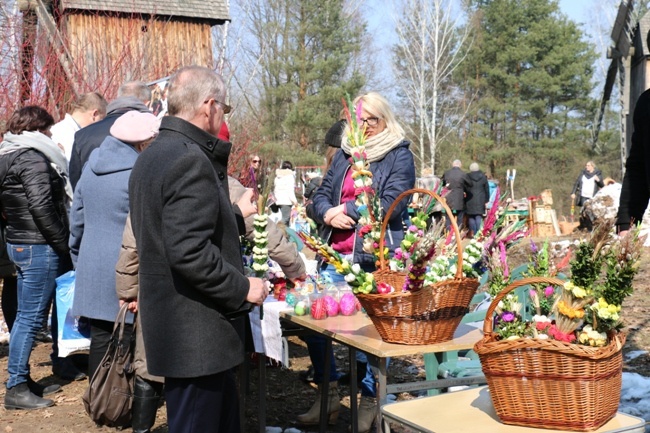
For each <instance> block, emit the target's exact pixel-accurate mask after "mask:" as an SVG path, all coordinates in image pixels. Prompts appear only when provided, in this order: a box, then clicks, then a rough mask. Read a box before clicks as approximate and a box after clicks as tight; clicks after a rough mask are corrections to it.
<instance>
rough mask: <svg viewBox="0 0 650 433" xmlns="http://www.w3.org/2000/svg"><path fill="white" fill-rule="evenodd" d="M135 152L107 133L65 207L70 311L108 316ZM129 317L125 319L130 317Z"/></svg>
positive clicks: (113, 309) (114, 309)
mask: <svg viewBox="0 0 650 433" xmlns="http://www.w3.org/2000/svg"><path fill="white" fill-rule="evenodd" d="M137 158H138V152H137V151H136V150H135V149H134V148H133V147H132V146H129V145H128V144H125V143H122V142H121V141H119V140H117V139H116V138H113V137H111V136H108V137H106V139H105V140H104V142H103V143H102V145H101V146H100V147H99V148H98V149H95V150H94V151H93V152H92V154H91V155H90V159H89V161H88V164H87V166H86V167H85V169H84V170H83V172H82V174H81V178H80V179H79V183H78V184H77V187H76V189H75V194H74V200H73V202H72V209H71V211H70V242H69V245H70V254H71V256H72V263H73V264H74V265H75V269H76V271H77V275H76V281H75V294H74V304H73V306H72V313H73V314H74V315H76V316H84V317H89V318H91V319H98V320H106V321H110V322H112V321H114V320H115V317H116V316H117V313H118V311H119V305H118V299H117V296H116V294H115V264H116V263H117V258H118V255H119V253H120V245H121V242H122V232H123V230H124V223H125V222H126V216H127V214H128V211H129V191H128V183H129V176H130V175H131V169H132V168H133V164H134V163H135V161H136V159H137ZM132 320H133V319H132V317H130V321H132Z"/></svg>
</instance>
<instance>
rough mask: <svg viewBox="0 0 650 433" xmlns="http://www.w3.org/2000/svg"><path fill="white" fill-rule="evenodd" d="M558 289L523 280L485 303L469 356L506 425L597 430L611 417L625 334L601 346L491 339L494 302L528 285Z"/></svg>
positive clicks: (550, 280)
mask: <svg viewBox="0 0 650 433" xmlns="http://www.w3.org/2000/svg"><path fill="white" fill-rule="evenodd" d="M535 283H544V284H548V285H554V286H559V285H562V284H563V283H564V282H563V281H562V280H559V279H557V278H544V277H532V278H524V279H522V280H519V281H517V282H515V283H513V284H510V285H509V286H508V287H506V288H505V289H504V290H503V291H502V292H501V293H499V295H498V296H497V297H495V299H494V300H493V301H492V303H491V304H490V307H489V308H488V310H487V313H486V316H485V321H484V323H483V332H484V337H483V339H482V340H481V341H479V342H478V343H476V345H475V346H474V351H476V353H478V355H479V358H480V359H481V367H482V369H483V373H484V374H485V377H486V379H487V382H488V387H489V389H490V397H491V399H492V403H493V404H494V409H495V410H496V413H497V415H498V417H499V418H500V419H501V421H502V422H503V423H505V424H514V425H521V426H527V427H538V428H548V429H558V430H570V431H592V430H597V429H598V428H599V427H601V426H602V425H603V424H605V423H606V422H607V421H609V420H610V419H611V418H613V417H614V415H616V410H617V408H618V404H619V400H620V395H621V376H622V363H623V360H622V354H621V349H622V347H623V344H624V343H625V334H624V333H617V334H614V335H611V336H610V342H609V344H608V345H607V346H606V347H599V348H597V347H589V346H583V345H579V344H570V343H564V342H560V341H556V340H542V339H537V338H520V339H516V340H500V341H497V340H496V335H495V334H494V333H493V332H492V331H493V329H492V326H493V313H494V310H495V308H496V306H497V305H498V303H499V301H501V299H503V297H504V296H505V295H506V294H508V293H509V292H511V291H512V290H514V289H516V288H517V287H521V286H524V285H527V284H535Z"/></svg>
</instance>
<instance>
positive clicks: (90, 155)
mask: <svg viewBox="0 0 650 433" xmlns="http://www.w3.org/2000/svg"><path fill="white" fill-rule="evenodd" d="M165 97H166V98H165V110H166V115H165V116H162V117H160V116H156V113H155V112H152V107H151V106H150V105H151V104H150V101H151V100H152V95H151V89H149V88H148V87H147V85H146V84H145V83H142V82H128V83H125V84H124V85H122V86H121V87H120V89H119V92H118V95H117V97H116V98H115V99H114V100H112V101H111V102H110V103H107V101H106V100H105V99H104V98H103V97H102V96H101V95H99V94H97V93H88V94H85V95H81V96H80V97H79V98H78V100H77V101H76V102H75V104H74V105H73V107H72V109H71V112H70V113H69V114H67V115H66V116H65V118H64V119H63V120H61V122H59V123H57V124H55V122H54V119H53V117H52V115H51V114H50V113H48V112H47V111H46V110H45V109H44V108H42V107H39V106H26V107H23V108H20V109H18V110H17V111H16V112H15V113H14V114H13V115H12V117H11V119H10V120H9V122H8V124H7V131H6V132H5V133H4V137H3V141H2V144H1V145H0V204H1V205H2V216H3V218H2V234H3V241H4V242H6V248H2V253H5V252H6V257H5V260H4V262H0V270H1V271H2V276H3V277H4V284H3V293H2V309H3V313H4V317H5V320H7V323H8V325H9V327H10V331H11V339H10V345H9V360H8V379H7V382H6V387H7V393H6V395H5V401H4V406H5V408H7V409H40V408H45V407H49V406H51V405H53V404H54V401H53V400H52V399H50V398H47V396H49V395H51V394H53V393H55V392H57V391H59V390H60V386H59V385H50V386H43V385H40V384H39V383H37V382H35V381H34V380H32V378H31V377H30V365H29V359H30V354H31V351H32V347H33V343H34V339H35V336H36V334H37V332H39V330H40V329H41V328H42V327H43V324H44V322H45V321H46V319H47V316H48V313H49V312H50V308H54V313H53V314H52V323H51V328H52V335H53V344H52V355H51V357H52V366H53V367H52V369H53V374H55V375H57V376H59V377H61V378H63V379H67V380H81V379H84V378H86V377H92V375H93V373H94V372H95V371H96V369H97V368H98V365H99V363H100V362H101V359H102V358H103V356H104V354H105V353H106V351H107V348H108V345H109V341H110V338H111V334H112V331H113V326H114V321H115V318H116V316H117V313H118V310H119V308H120V306H121V305H123V304H128V309H129V311H130V312H131V313H132V314H130V315H129V318H128V323H129V325H128V326H127V330H126V332H127V336H128V335H130V334H131V333H133V334H135V335H134V337H133V340H134V341H135V348H136V350H135V352H136V354H135V362H134V366H135V369H136V381H135V388H134V395H133V407H132V425H131V427H132V429H133V431H134V432H136V433H144V432H149V431H150V429H151V428H152V426H153V424H154V421H155V416H156V410H157V408H158V404H159V401H160V399H161V396H162V393H163V387H164V395H165V401H166V407H167V422H168V426H169V431H170V432H172V433H178V432H188V433H189V432H207V431H211V432H212V431H215V432H216V431H220V432H221V431H222V432H234V431H240V427H241V426H240V421H241V420H240V417H239V413H240V411H239V401H238V399H237V398H236V396H237V386H236V380H235V375H234V371H233V369H234V368H236V367H237V366H239V365H240V364H241V363H242V362H243V361H244V359H245V357H244V356H245V352H246V350H250V349H247V347H246V346H247V342H249V340H248V339H247V338H246V336H247V335H248V334H249V329H248V328H249V326H250V324H249V323H248V320H247V318H248V312H249V311H250V310H251V308H252V307H253V306H255V305H261V304H262V303H263V302H264V300H265V298H266V296H267V295H268V289H267V286H266V285H265V284H264V281H263V280H262V279H261V278H257V277H252V276H247V274H246V273H245V270H244V265H243V261H242V256H241V247H240V236H245V237H247V238H248V239H253V238H254V215H255V214H256V213H257V211H258V210H257V207H256V205H255V204H254V203H253V197H254V193H255V191H254V190H259V188H260V173H259V166H260V162H261V158H260V157H259V156H258V155H251V157H250V168H249V170H248V171H247V174H246V176H245V177H244V178H243V179H241V182H240V181H239V180H237V179H234V178H232V177H229V176H228V158H229V154H230V152H231V149H232V144H231V143H230V141H229V135H228V134H229V133H228V131H227V126H225V123H224V116H225V115H226V114H228V113H229V112H230V110H231V107H230V106H229V105H227V104H226V103H225V101H226V88H225V85H224V82H223V80H222V78H221V77H220V76H219V75H218V74H216V73H215V72H214V71H212V70H210V69H208V68H204V67H198V66H190V67H184V68H181V69H179V70H178V71H177V72H176V73H175V74H174V75H173V76H172V77H171V78H170V79H169V82H168V83H167V85H166V86H165ZM353 105H354V106H355V107H357V106H360V107H361V110H362V111H361V113H360V114H359V120H360V122H361V123H362V126H363V127H364V128H365V138H366V143H365V145H366V156H367V160H368V162H369V165H370V171H371V172H372V173H373V189H374V190H375V193H376V194H377V196H378V197H379V198H380V200H381V205H382V208H383V209H388V208H389V207H391V205H393V202H394V201H395V199H396V198H397V196H398V195H400V194H401V193H402V192H403V191H405V190H408V189H411V188H413V187H414V186H416V170H415V163H414V158H413V153H412V151H411V149H410V143H409V141H408V140H406V138H405V132H404V129H403V128H402V126H401V125H400V124H399V122H398V121H397V119H396V117H395V115H394V113H393V110H392V109H391V107H390V104H389V103H388V101H387V100H386V99H385V98H384V97H383V96H382V95H380V94H378V93H374V92H370V93H366V94H363V95H360V96H358V97H357V98H356V99H355V100H354V102H353ZM635 120H636V117H635ZM348 128H349V125H347V124H346V122H345V121H344V120H339V121H337V122H336V123H335V124H334V125H333V126H332V128H331V129H330V130H329V131H328V133H327V135H326V138H325V141H326V144H327V145H328V149H327V167H326V170H325V172H324V174H323V175H322V176H318V177H316V176H314V177H312V179H310V180H313V182H310V185H309V188H308V193H307V194H306V199H307V201H306V212H307V215H308V216H309V217H310V218H311V219H312V220H313V221H314V222H315V223H316V224H317V226H318V231H319V234H320V236H321V237H322V238H323V239H325V240H326V241H327V242H328V243H329V244H330V245H331V246H332V248H333V249H334V250H335V251H337V252H338V253H339V254H341V255H342V256H343V257H345V258H347V259H348V260H350V261H351V262H353V263H356V264H358V265H359V266H360V267H361V268H362V269H364V270H365V271H367V272H371V271H374V270H375V266H376V265H375V258H374V257H373V256H372V255H370V254H368V253H366V252H364V249H363V246H362V237H361V236H359V231H360V229H361V227H360V225H359V219H360V216H359V210H358V209H357V206H356V205H355V199H356V188H355V184H354V179H353V176H352V170H350V161H349V156H350V154H351V152H352V147H351V143H350V142H349V141H348V136H347V134H346V132H347V130H348ZM640 133H641V132H639V134H640ZM635 134H636V133H635ZM635 137H636V138H635V141H634V143H635V145H636V147H634V145H633V150H634V151H635V152H639V150H638V147H639V145H638V139H639V135H635ZM628 165H630V163H628ZM630 168H634V167H632V166H631V165H630ZM295 176H296V175H295V172H294V170H293V165H292V163H291V162H290V161H283V162H282V164H281V166H280V167H279V168H278V169H277V170H276V172H275V180H274V189H273V192H274V196H275V203H274V204H275V205H276V206H277V207H278V209H279V212H280V213H281V223H283V224H280V223H278V224H275V223H274V222H273V221H270V222H269V226H268V229H267V231H268V234H269V235H268V236H269V246H268V249H269V254H270V256H271V258H272V259H274V260H275V261H277V262H278V263H279V265H280V266H281V267H282V268H283V270H284V272H285V275H286V276H287V278H290V279H292V280H294V281H302V280H304V279H305V277H306V275H305V265H304V262H303V261H302V260H301V259H300V257H299V255H298V252H297V251H296V248H295V246H294V245H293V244H292V243H290V242H289V241H288V240H287V237H286V234H285V232H284V230H283V227H282V225H284V226H288V225H289V223H290V218H291V209H292V207H294V206H295V205H296V204H297V203H298V200H297V198H296V195H295V183H296V177H295ZM632 176H633V175H632V174H630V175H629V176H626V182H629V178H631V177H632ZM440 182H441V183H442V185H443V186H444V187H445V188H447V189H448V190H449V192H448V194H447V195H446V200H447V204H448V205H449V207H450V208H451V209H452V211H453V215H447V216H446V218H448V219H449V218H457V220H458V223H459V224H460V225H466V226H467V227H468V229H469V231H470V232H472V233H476V232H477V231H478V230H479V229H480V227H481V224H482V218H483V216H484V215H485V213H486V206H487V205H488V203H489V201H490V189H489V186H488V179H487V176H486V175H485V174H484V173H483V172H482V171H481V170H480V168H479V165H478V164H477V163H476V162H473V163H471V164H470V166H469V172H465V171H463V169H462V163H461V161H460V160H455V161H453V163H452V167H451V168H450V169H449V170H447V171H445V173H444V175H443V176H442V179H438V178H436V177H435V176H434V175H433V174H432V172H431V171H429V172H427V173H423V176H422V177H421V178H420V179H419V180H418V184H417V185H418V186H420V187H422V188H425V189H431V190H434V189H437V188H438V186H439V184H440ZM602 182H603V181H602V174H601V173H600V172H599V171H598V170H597V169H596V167H595V164H594V163H593V162H591V161H590V162H588V163H587V164H586V168H585V170H584V171H583V172H582V173H581V175H580V176H579V178H578V180H577V181H576V185H575V187H574V189H573V193H572V197H573V198H576V200H577V201H579V204H582V203H583V202H584V199H586V198H589V197H591V196H593V194H594V193H595V191H596V190H597V188H598V187H599V186H602ZM624 185H625V184H624ZM421 205H422V200H421V198H417V197H415V198H414V200H413V201H412V202H411V203H407V202H406V201H404V202H401V203H399V204H398V205H397V207H396V208H395V209H394V211H393V212H392V214H391V220H390V221H389V222H388V227H387V231H388V232H389V233H390V236H387V237H386V238H387V247H388V249H389V251H390V252H393V251H394V250H395V248H397V247H398V246H399V245H400V241H401V240H402V238H403V235H404V231H403V224H404V220H405V218H406V216H407V213H408V212H407V211H408V207H409V206H411V207H416V208H417V207H419V206H421ZM624 209H625V210H622V211H621V212H628V214H629V217H625V215H623V214H622V213H621V215H622V216H621V220H620V221H621V223H620V226H621V228H623V229H625V228H626V227H627V226H626V225H625V224H626V223H629V219H631V218H638V212H637V211H636V210H635V209H631V208H630V206H627V207H625V208H624ZM434 211H435V209H434ZM623 220H625V221H623ZM449 221H450V220H448V224H449ZM465 221H466V222H465ZM70 269H74V270H75V271H76V287H75V294H74V302H73V314H74V315H75V316H79V317H80V318H81V320H83V321H85V322H86V323H87V324H88V326H89V328H90V349H89V355H88V358H87V361H86V364H83V362H79V361H77V362H75V360H74V359H71V358H59V356H58V348H57V337H56V336H57V327H58V326H61V324H59V323H58V321H57V319H56V317H57V315H56V303H54V305H53V307H51V306H52V299H53V297H54V293H55V285H56V282H55V278H56V277H57V276H59V275H62V274H63V273H64V272H66V271H68V270H70ZM320 273H321V275H327V276H329V279H330V280H331V281H332V282H334V283H336V282H341V283H343V277H342V276H341V275H339V274H337V273H336V272H335V270H334V269H333V268H332V267H331V266H329V265H323V266H322V267H321V268H320ZM12 277H13V279H12ZM135 323H137V331H136V332H133V325H134V324H135ZM304 339H305V342H306V344H307V348H308V351H309V356H310V359H311V362H312V364H313V370H314V377H313V380H314V382H315V383H316V384H317V385H319V386H321V385H322V384H323V383H324V381H328V382H329V390H330V394H329V396H328V402H327V405H326V407H327V415H328V420H329V422H330V423H334V422H335V421H336V419H337V416H338V413H339V409H340V395H339V388H338V386H337V383H338V381H339V379H340V376H339V374H338V370H337V368H336V365H335V364H334V362H335V361H334V360H335V358H334V357H333V356H332V357H331V359H332V363H333V365H331V368H330V376H329V377H324V374H323V373H324V370H325V368H324V367H325V366H324V360H325V359H326V353H325V350H326V347H327V346H326V344H325V340H324V337H317V336H310V337H305V338H304ZM357 361H358V363H359V368H361V369H362V376H363V377H362V379H361V387H360V388H361V399H360V403H359V416H358V431H360V432H368V431H370V429H371V428H372V424H373V422H374V420H375V416H376V413H377V410H378V406H377V401H376V377H377V359H376V358H375V357H373V356H370V355H368V354H364V353H362V352H358V358H357ZM320 407H321V402H320V393H318V394H317V396H316V401H315V402H314V404H313V405H312V406H311V407H310V408H308V410H307V411H306V412H305V413H303V414H301V415H299V416H298V419H297V421H298V422H299V423H300V424H303V425H314V424H317V423H318V421H319V417H320Z"/></svg>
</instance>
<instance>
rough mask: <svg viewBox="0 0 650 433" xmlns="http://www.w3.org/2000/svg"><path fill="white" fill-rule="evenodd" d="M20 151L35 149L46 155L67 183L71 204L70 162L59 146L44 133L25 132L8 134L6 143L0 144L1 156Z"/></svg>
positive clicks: (67, 192)
mask: <svg viewBox="0 0 650 433" xmlns="http://www.w3.org/2000/svg"><path fill="white" fill-rule="evenodd" d="M20 149H34V150H37V151H39V152H41V153H42V154H43V155H45V157H46V158H47V159H48V161H50V165H51V166H52V168H54V170H55V171H56V172H57V173H58V174H59V176H61V178H62V179H63V180H64V181H65V193H66V195H67V196H68V200H69V201H70V202H71V201H72V185H71V184H70V178H69V176H68V161H67V160H66V159H65V155H64V154H63V151H62V150H61V149H60V148H59V146H57V145H56V143H54V141H52V139H51V138H50V137H48V136H47V135H45V134H43V133H42V132H38V131H23V132H22V133H21V134H12V133H11V132H7V133H6V134H5V137H4V141H3V142H2V144H0V155H6V154H8V153H12V152H15V151H17V150H20Z"/></svg>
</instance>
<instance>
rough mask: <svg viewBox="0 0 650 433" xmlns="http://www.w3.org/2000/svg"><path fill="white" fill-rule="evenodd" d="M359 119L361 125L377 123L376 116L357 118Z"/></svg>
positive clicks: (374, 124) (375, 124)
mask: <svg viewBox="0 0 650 433" xmlns="http://www.w3.org/2000/svg"><path fill="white" fill-rule="evenodd" d="M359 120H361V124H362V125H363V124H364V123H365V124H367V125H368V126H377V124H378V123H379V118H378V117H368V118H367V119H359Z"/></svg>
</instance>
